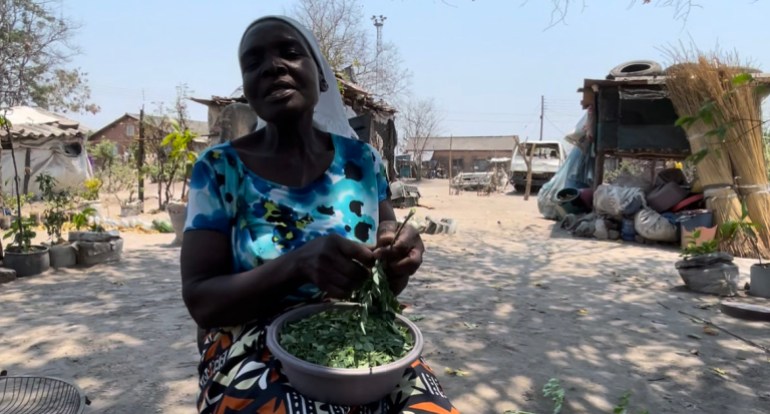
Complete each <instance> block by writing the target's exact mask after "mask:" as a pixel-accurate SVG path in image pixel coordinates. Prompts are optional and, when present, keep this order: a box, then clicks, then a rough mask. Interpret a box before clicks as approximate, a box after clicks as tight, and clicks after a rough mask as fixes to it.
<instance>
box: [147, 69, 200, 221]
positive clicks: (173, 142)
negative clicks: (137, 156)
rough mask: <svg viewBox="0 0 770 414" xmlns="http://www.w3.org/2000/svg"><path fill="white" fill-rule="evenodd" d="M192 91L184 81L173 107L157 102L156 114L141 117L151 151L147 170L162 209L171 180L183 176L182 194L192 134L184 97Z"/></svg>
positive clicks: (190, 160)
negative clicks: (154, 184) (155, 184)
mask: <svg viewBox="0 0 770 414" xmlns="http://www.w3.org/2000/svg"><path fill="white" fill-rule="evenodd" d="M191 94H192V91H190V89H189V88H188V87H187V85H185V84H182V85H179V86H177V96H176V101H175V102H174V108H173V109H172V110H171V111H170V112H169V111H167V110H166V109H165V107H164V106H163V105H162V104H161V105H159V106H158V109H157V111H156V114H155V115H153V116H148V117H145V123H144V132H145V143H146V147H147V151H148V152H149V154H151V158H152V159H151V160H150V162H151V165H150V167H149V174H150V176H151V178H152V180H153V181H154V182H157V183H158V209H159V210H165V209H166V206H167V205H168V203H169V201H171V199H172V198H173V197H174V184H175V183H176V182H177V181H179V180H180V179H182V180H183V183H184V184H183V187H182V198H184V196H185V191H186V187H187V186H186V183H187V179H188V178H189V174H190V172H191V167H192V163H193V162H194V158H195V153H194V152H192V149H191V144H192V140H193V139H194V138H195V134H193V133H191V132H190V130H189V127H188V122H189V119H190V118H189V115H188V113H187V99H188V98H189V96H190V95H191Z"/></svg>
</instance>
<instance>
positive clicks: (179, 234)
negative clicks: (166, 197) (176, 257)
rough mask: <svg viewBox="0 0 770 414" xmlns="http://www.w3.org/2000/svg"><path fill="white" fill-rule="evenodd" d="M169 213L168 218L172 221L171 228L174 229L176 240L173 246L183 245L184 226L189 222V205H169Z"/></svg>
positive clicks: (167, 207) (167, 208)
mask: <svg viewBox="0 0 770 414" xmlns="http://www.w3.org/2000/svg"><path fill="white" fill-rule="evenodd" d="M166 211H168V217H169V219H171V227H173V228H174V233H175V234H176V238H174V241H173V242H172V244H176V245H179V244H182V238H183V237H184V225H185V221H187V203H169V204H168V205H167V206H166Z"/></svg>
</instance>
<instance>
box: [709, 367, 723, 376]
mask: <svg viewBox="0 0 770 414" xmlns="http://www.w3.org/2000/svg"><path fill="white" fill-rule="evenodd" d="M711 372H713V373H714V374H717V375H719V376H720V377H722V378H727V372H725V370H723V369H722V368H711Z"/></svg>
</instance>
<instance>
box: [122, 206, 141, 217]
mask: <svg viewBox="0 0 770 414" xmlns="http://www.w3.org/2000/svg"><path fill="white" fill-rule="evenodd" d="M140 214H142V206H141V204H139V203H129V204H124V205H121V206H120V217H134V216H138V215H140Z"/></svg>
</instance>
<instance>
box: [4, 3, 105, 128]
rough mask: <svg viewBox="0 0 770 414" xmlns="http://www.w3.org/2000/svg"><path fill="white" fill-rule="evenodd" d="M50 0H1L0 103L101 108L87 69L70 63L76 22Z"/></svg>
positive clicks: (84, 109) (68, 109)
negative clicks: (60, 11)
mask: <svg viewBox="0 0 770 414" xmlns="http://www.w3.org/2000/svg"><path fill="white" fill-rule="evenodd" d="M54 4H55V3H53V2H50V1H45V0H0V45H2V47H0V67H1V68H2V70H1V71H0V106H1V107H5V108H8V107H12V106H17V105H36V106H40V107H41V108H45V109H49V110H52V111H59V112H91V113H96V112H98V111H99V107H98V106H97V105H95V104H93V103H91V102H89V100H90V98H91V91H90V89H89V87H88V84H87V79H86V78H87V75H86V73H84V72H82V71H81V70H80V69H77V68H68V67H67V64H68V63H69V61H70V58H71V57H72V56H73V55H75V54H77V52H78V50H77V48H76V47H75V46H73V45H72V43H70V40H71V38H72V36H73V34H74V32H75V30H76V28H77V27H76V26H75V25H74V24H73V23H72V22H71V21H69V20H67V19H65V18H62V17H59V13H58V12H57V11H54V10H52V6H53V5H54Z"/></svg>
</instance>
